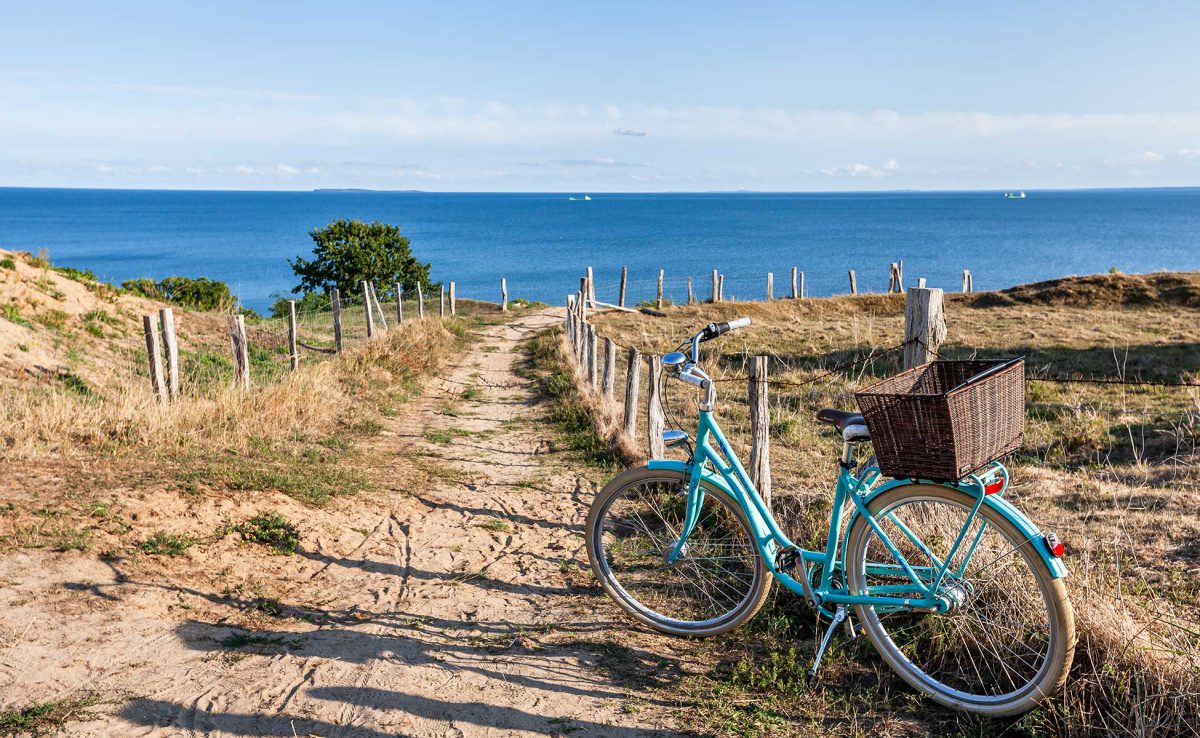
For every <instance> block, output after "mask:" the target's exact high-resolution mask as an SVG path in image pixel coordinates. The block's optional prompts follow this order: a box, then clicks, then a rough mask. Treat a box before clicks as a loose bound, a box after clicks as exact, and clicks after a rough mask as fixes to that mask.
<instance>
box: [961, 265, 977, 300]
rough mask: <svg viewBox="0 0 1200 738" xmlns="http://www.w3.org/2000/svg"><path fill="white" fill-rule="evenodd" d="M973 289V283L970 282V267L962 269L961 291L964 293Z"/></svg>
mask: <svg viewBox="0 0 1200 738" xmlns="http://www.w3.org/2000/svg"><path fill="white" fill-rule="evenodd" d="M973 289H974V285H973V284H971V270H970V269H964V270H963V287H962V291H963V293H964V294H966V293H969V292H971V291H972V290H973Z"/></svg>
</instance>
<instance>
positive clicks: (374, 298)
mask: <svg viewBox="0 0 1200 738" xmlns="http://www.w3.org/2000/svg"><path fill="white" fill-rule="evenodd" d="M368 284H370V286H371V302H373V303H375V312H377V313H379V327H381V328H383V329H384V330H385V331H386V330H387V329H388V326H387V317H385V316H384V314H383V306H382V305H380V304H379V293H378V292H376V291H375V283H374V282H369V283H368Z"/></svg>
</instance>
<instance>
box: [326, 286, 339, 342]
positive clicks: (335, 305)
mask: <svg viewBox="0 0 1200 738" xmlns="http://www.w3.org/2000/svg"><path fill="white" fill-rule="evenodd" d="M329 307H330V309H331V310H332V311H333V350H334V351H336V352H338V353H339V354H340V353H341V352H342V294H341V293H340V292H339V291H338V288H337V287H334V288H333V289H331V290H329Z"/></svg>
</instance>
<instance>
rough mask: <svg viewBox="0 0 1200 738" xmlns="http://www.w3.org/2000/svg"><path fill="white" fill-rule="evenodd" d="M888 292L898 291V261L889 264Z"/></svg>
mask: <svg viewBox="0 0 1200 738" xmlns="http://www.w3.org/2000/svg"><path fill="white" fill-rule="evenodd" d="M887 291H888V294H889V295H890V294H891V293H893V292H896V262H894V261H893V262H892V263H890V264H888V289H887Z"/></svg>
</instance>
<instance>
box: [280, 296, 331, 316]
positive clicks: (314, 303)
mask: <svg viewBox="0 0 1200 738" xmlns="http://www.w3.org/2000/svg"><path fill="white" fill-rule="evenodd" d="M271 297H272V299H274V300H275V302H273V303H271V317H272V318H286V317H287V316H288V301H289V300H291V299H293V298H291V297H290V296H288V295H287V294H286V293H283V292H276V293H275V294H273V295H271ZM328 309H329V295H326V294H324V293H321V292H305V293H304V294H303V295H301V296H300V297H298V298H296V312H297V313H307V312H315V311H317V310H328Z"/></svg>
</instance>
